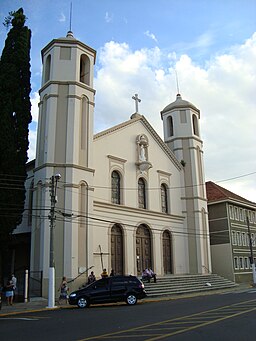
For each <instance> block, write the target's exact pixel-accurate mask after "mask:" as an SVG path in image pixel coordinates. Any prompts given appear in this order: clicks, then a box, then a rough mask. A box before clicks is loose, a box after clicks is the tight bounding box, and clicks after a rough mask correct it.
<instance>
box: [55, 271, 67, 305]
mask: <svg viewBox="0 0 256 341" xmlns="http://www.w3.org/2000/svg"><path fill="white" fill-rule="evenodd" d="M68 290H69V288H68V282H67V278H66V277H65V276H64V277H62V281H61V283H60V287H59V289H58V291H60V296H59V302H58V303H59V304H60V302H61V301H62V300H65V301H66V303H68Z"/></svg>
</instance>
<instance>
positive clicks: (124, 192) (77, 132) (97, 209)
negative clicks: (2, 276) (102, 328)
mask: <svg viewBox="0 0 256 341" xmlns="http://www.w3.org/2000/svg"><path fill="white" fill-rule="evenodd" d="M95 58H96V51H95V50H94V49H93V48H91V47H89V46H87V45H85V44H84V43H82V42H81V41H79V40H76V39H75V37H74V36H73V33H72V32H68V34H67V36H66V37H63V38H59V39H53V40H52V41H51V42H50V43H49V44H48V45H47V46H45V47H44V48H43V50H42V63H43V72H42V86H41V89H40V103H39V121H38V134H37V151H36V159H35V161H34V163H30V168H29V169H28V179H27V185H26V186H27V189H28V191H27V198H26V205H27V207H28V210H29V212H30V214H29V215H28V217H26V219H25V217H24V219H23V222H22V225H21V226H20V227H19V229H21V228H22V226H23V227H24V226H25V225H26V227H28V226H30V229H31V254H30V270H31V271H42V273H43V295H46V293H47V290H48V289H47V287H48V276H49V261H50V257H51V251H53V253H54V264H55V271H56V282H57V283H59V282H60V280H61V278H62V276H66V277H67V279H68V280H71V279H75V278H77V280H76V281H74V282H73V285H74V287H75V288H77V287H78V286H79V285H80V284H81V282H85V280H86V278H87V272H86V270H87V269H88V268H91V267H93V268H92V269H93V271H94V273H95V275H96V276H97V277H99V276H100V273H101V272H102V269H103V268H106V269H107V271H108V272H110V270H111V269H114V271H115V273H116V274H134V275H138V276H140V275H141V272H142V271H143V269H144V268H147V267H151V268H152V269H153V270H154V271H155V272H156V274H157V276H165V275H169V274H175V275H180V274H202V273H208V272H211V260H210V243H209V227H208V213H207V199H206V190H205V177H204V167H203V150H202V145H203V142H202V140H201V137H200V124H199V120H200V110H199V109H198V108H196V107H195V106H194V105H193V104H191V103H190V102H188V101H186V100H183V99H182V97H181V95H180V94H178V95H177V98H176V99H175V100H174V102H172V103H170V104H169V105H167V106H166V107H165V108H159V110H161V109H162V111H161V115H160V116H159V119H162V124H163V132H164V140H162V138H161V137H160V136H159V135H158V134H157V132H156V131H155V130H154V127H152V126H151V124H150V123H149V122H148V121H147V119H146V115H145V116H143V115H141V114H140V113H139V110H138V102H139V101H140V100H139V98H138V95H137V94H136V95H135V96H134V100H135V102H136V110H135V113H133V114H132V115H131V116H130V117H127V121H125V122H123V123H120V124H118V125H116V126H113V127H111V128H109V129H107V130H104V131H102V132H99V133H97V134H95V135H94V133H93V123H94V106H95V89H94V88H93V80H94V64H95ZM128 95H130V94H128ZM95 115H97V112H95ZM31 164H32V167H31ZM56 174H58V176H55V175H56ZM60 176H61V177H60ZM51 179H52V180H51ZM52 181H54V183H52ZM52 186H54V188H53V187H52ZM52 188H53V191H52ZM53 199H54V200H53ZM55 199H56V200H55ZM52 200H53V201H52ZM53 206H54V212H53V211H52V210H51V209H53ZM49 212H50V218H52V219H53V220H52V221H53V222H54V226H53V228H52V229H51V228H50V223H49V218H48V214H49ZM52 213H54V216H51V214H52ZM51 243H52V245H50V244H51ZM71 289H72V285H71Z"/></svg>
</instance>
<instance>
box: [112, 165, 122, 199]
mask: <svg viewBox="0 0 256 341" xmlns="http://www.w3.org/2000/svg"><path fill="white" fill-rule="evenodd" d="M111 201H112V203H113V204H121V177H120V175H119V173H118V172H117V171H113V172H112V174H111Z"/></svg>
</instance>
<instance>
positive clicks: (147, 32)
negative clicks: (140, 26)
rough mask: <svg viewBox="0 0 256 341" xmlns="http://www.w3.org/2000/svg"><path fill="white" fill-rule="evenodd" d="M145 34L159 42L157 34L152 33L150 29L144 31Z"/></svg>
mask: <svg viewBox="0 0 256 341" xmlns="http://www.w3.org/2000/svg"><path fill="white" fill-rule="evenodd" d="M144 34H145V35H146V36H147V37H149V38H150V39H152V40H154V41H155V42H156V43H157V39H156V36H155V35H154V34H153V33H150V32H149V31H146V32H144Z"/></svg>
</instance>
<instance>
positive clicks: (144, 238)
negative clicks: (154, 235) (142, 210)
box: [136, 225, 152, 275]
mask: <svg viewBox="0 0 256 341" xmlns="http://www.w3.org/2000/svg"><path fill="white" fill-rule="evenodd" d="M136 257H137V273H138V275H141V274H142V271H143V270H144V269H146V268H151V267H152V260H151V236H150V231H149V229H148V228H147V226H145V225H140V226H139V227H138V229H137V232H136Z"/></svg>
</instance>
